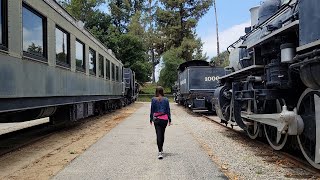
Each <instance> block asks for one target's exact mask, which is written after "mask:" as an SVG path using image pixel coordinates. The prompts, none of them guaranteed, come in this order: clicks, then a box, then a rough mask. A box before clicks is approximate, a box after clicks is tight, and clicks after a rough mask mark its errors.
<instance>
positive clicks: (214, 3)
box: [213, 0, 222, 64]
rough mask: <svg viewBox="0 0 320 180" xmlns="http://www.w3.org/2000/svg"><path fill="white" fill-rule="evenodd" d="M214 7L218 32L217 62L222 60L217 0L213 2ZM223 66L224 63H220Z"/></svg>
mask: <svg viewBox="0 0 320 180" xmlns="http://www.w3.org/2000/svg"><path fill="white" fill-rule="evenodd" d="M213 7H214V14H215V16H216V32H217V60H218V61H219V60H220V58H219V56H220V43H219V27H218V15H217V4H216V0H213ZM220 63H221V64H222V62H220Z"/></svg>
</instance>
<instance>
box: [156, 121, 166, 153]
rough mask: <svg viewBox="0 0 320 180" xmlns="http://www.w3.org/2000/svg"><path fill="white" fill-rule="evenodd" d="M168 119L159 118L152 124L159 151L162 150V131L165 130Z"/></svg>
mask: <svg viewBox="0 0 320 180" xmlns="http://www.w3.org/2000/svg"><path fill="white" fill-rule="evenodd" d="M167 123H168V121H165V120H160V121H159V122H157V123H155V124H154V127H155V129H156V134H157V144H158V150H159V152H162V150H163V149H162V147H163V142H164V133H165V131H166V127H167Z"/></svg>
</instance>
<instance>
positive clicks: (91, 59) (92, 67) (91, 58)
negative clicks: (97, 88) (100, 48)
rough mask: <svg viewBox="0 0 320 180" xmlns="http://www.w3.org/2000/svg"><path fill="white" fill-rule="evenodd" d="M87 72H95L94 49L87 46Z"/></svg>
mask: <svg viewBox="0 0 320 180" xmlns="http://www.w3.org/2000/svg"><path fill="white" fill-rule="evenodd" d="M89 72H90V74H93V75H95V74H96V51H95V50H93V49H91V48H89Z"/></svg>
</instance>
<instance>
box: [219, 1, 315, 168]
mask: <svg viewBox="0 0 320 180" xmlns="http://www.w3.org/2000/svg"><path fill="white" fill-rule="evenodd" d="M319 8H320V1H319V0H266V1H264V3H263V4H262V5H261V6H260V7H256V8H252V9H251V13H252V25H251V27H248V28H246V29H245V31H246V35H244V36H243V37H240V39H239V40H238V41H236V42H235V43H233V44H232V45H231V46H230V47H229V48H228V50H229V51H230V56H229V61H230V65H229V67H228V69H229V70H231V71H232V72H231V73H229V74H228V75H225V76H223V77H221V78H220V80H219V82H220V87H218V88H217V89H216V91H215V94H214V100H213V101H214V104H215V109H216V112H217V114H218V116H219V117H220V118H221V120H222V121H223V122H224V123H227V124H231V125H238V126H239V127H241V128H242V129H244V130H245V131H246V132H247V134H248V136H249V137H250V138H252V139H255V138H257V137H258V136H259V135H264V136H265V137H266V139H267V141H268V142H269V144H270V146H271V147H272V148H273V149H275V150H281V149H282V148H284V147H285V146H286V144H287V145H288V143H287V142H288V140H289V139H292V138H293V139H295V140H294V141H290V142H291V144H290V145H292V144H294V142H296V144H297V147H299V148H300V150H301V152H302V154H303V155H304V157H305V158H306V159H307V161H308V162H309V163H310V164H311V165H313V166H314V167H316V168H318V169H320V91H319V89H320V40H319V39H320V11H319ZM289 137H290V138H289Z"/></svg>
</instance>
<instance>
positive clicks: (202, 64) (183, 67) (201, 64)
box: [178, 60, 209, 72]
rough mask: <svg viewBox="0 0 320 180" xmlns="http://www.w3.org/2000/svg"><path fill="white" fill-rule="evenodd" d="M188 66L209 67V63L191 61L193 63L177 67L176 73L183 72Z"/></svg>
mask: <svg viewBox="0 0 320 180" xmlns="http://www.w3.org/2000/svg"><path fill="white" fill-rule="evenodd" d="M190 66H209V62H207V61H202V60H193V61H187V62H184V63H182V64H180V65H179V67H178V71H181V72H182V71H184V70H185V69H186V68H187V67H190Z"/></svg>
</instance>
